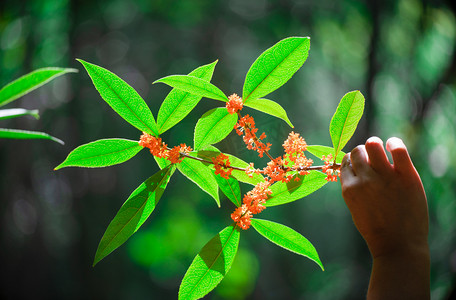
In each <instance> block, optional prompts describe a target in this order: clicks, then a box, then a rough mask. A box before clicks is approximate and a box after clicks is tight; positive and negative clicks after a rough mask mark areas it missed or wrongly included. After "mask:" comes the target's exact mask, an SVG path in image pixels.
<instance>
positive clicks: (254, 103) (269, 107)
mask: <svg viewBox="0 0 456 300" xmlns="http://www.w3.org/2000/svg"><path fill="white" fill-rule="evenodd" d="M244 105H245V106H247V107H250V108H253V109H256V110H259V111H261V112H264V113H266V114H269V115H271V116H274V117H277V118H280V119H282V120H284V121H285V122H287V124H288V125H290V127H291V128H294V126H293V124H291V122H290V119H288V116H287V112H286V111H285V109H283V107H282V106H280V104H279V103H277V102H274V101H272V100H268V99H264V98H263V99H250V100H249V101H248V102H247V103H245V104H244Z"/></svg>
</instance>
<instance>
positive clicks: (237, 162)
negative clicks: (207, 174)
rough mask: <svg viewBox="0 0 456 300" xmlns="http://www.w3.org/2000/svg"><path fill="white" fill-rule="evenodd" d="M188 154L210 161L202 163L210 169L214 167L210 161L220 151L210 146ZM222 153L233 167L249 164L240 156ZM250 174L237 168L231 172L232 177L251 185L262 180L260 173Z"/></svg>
mask: <svg viewBox="0 0 456 300" xmlns="http://www.w3.org/2000/svg"><path fill="white" fill-rule="evenodd" d="M204 149H208V148H207V147H205V148H204ZM189 154H190V155H192V156H195V157H198V158H202V159H204V160H206V161H209V162H210V163H204V164H205V165H206V166H208V167H210V168H211V169H214V167H213V165H212V163H211V162H212V158H213V157H216V156H217V155H219V154H220V151H219V150H218V149H217V148H215V147H213V146H211V149H210V150H209V149H208V150H199V151H197V152H191V153H189ZM223 154H225V155H227V156H228V158H229V161H230V163H231V166H233V167H238V168H242V169H245V168H246V167H248V166H249V164H248V163H246V162H245V161H243V160H242V159H240V158H237V157H236V156H234V155H231V154H228V153H223ZM251 175H252V177H250V176H249V175H247V174H246V173H245V171H239V170H234V169H233V171H232V172H231V176H232V177H234V178H235V179H237V180H238V181H241V182H244V183H248V184H251V185H256V184H257V183H259V182H262V181H264V177H263V176H262V175H261V174H251Z"/></svg>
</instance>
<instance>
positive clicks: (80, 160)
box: [54, 139, 143, 170]
mask: <svg viewBox="0 0 456 300" xmlns="http://www.w3.org/2000/svg"><path fill="white" fill-rule="evenodd" d="M142 149H143V147H142V146H141V145H139V143H138V141H131V140H126V139H103V140H98V141H95V142H91V143H88V144H85V145H81V146H79V147H77V148H76V149H74V150H73V151H71V152H70V154H68V157H67V158H66V159H65V161H64V162H62V163H61V164H60V165H58V166H57V167H55V169H54V170H58V169H61V168H65V167H86V168H101V167H107V166H112V165H117V164H120V163H123V162H125V161H127V160H129V159H130V158H132V157H133V156H135V155H136V154H137V153H138V152H139V151H141V150H142Z"/></svg>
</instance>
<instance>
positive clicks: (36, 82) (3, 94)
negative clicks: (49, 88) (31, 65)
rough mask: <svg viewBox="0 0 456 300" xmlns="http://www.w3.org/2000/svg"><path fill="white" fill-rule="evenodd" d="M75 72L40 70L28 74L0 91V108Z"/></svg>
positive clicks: (73, 70)
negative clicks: (62, 76) (61, 76)
mask: <svg viewBox="0 0 456 300" xmlns="http://www.w3.org/2000/svg"><path fill="white" fill-rule="evenodd" d="M76 72H78V70H76V69H68V68H42V69H38V70H35V71H33V72H30V73H28V74H26V75H24V76H22V77H19V78H18V79H16V80H14V81H13V82H10V83H9V84H7V85H5V86H4V87H3V88H2V89H1V90H0V106H3V105H5V104H8V103H10V102H11V101H14V100H16V99H18V98H20V97H22V96H24V95H25V94H28V93H30V92H31V91H33V90H35V89H37V88H39V87H40V86H42V85H44V84H46V83H48V82H49V81H51V80H52V79H54V78H57V77H59V76H60V75H63V74H66V73H76Z"/></svg>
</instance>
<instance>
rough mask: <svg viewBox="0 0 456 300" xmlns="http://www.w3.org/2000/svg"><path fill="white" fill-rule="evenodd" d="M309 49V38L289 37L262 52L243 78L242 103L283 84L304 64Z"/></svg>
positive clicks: (263, 94)
mask: <svg viewBox="0 0 456 300" xmlns="http://www.w3.org/2000/svg"><path fill="white" fill-rule="evenodd" d="M309 49H310V38H308V37H290V38H286V39H283V40H281V41H279V42H278V43H277V44H275V45H274V46H272V47H271V48H269V49H267V50H266V51H264V52H263V53H262V54H261V55H260V56H259V57H258V58H257V59H256V60H255V62H254V63H253V64H252V66H251V67H250V69H249V71H248V72H247V75H246V77H245V82H244V89H243V92H242V99H244V102H246V103H247V102H249V101H250V100H252V99H258V98H261V97H263V96H266V95H267V94H269V93H271V92H273V91H275V90H276V89H278V88H279V87H281V86H282V85H283V84H285V83H286V82H287V81H288V80H289V79H290V78H291V77H292V76H293V75H294V73H296V71H298V70H299V68H301V66H302V65H303V64H304V62H305V61H306V59H307V56H308V54H309Z"/></svg>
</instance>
